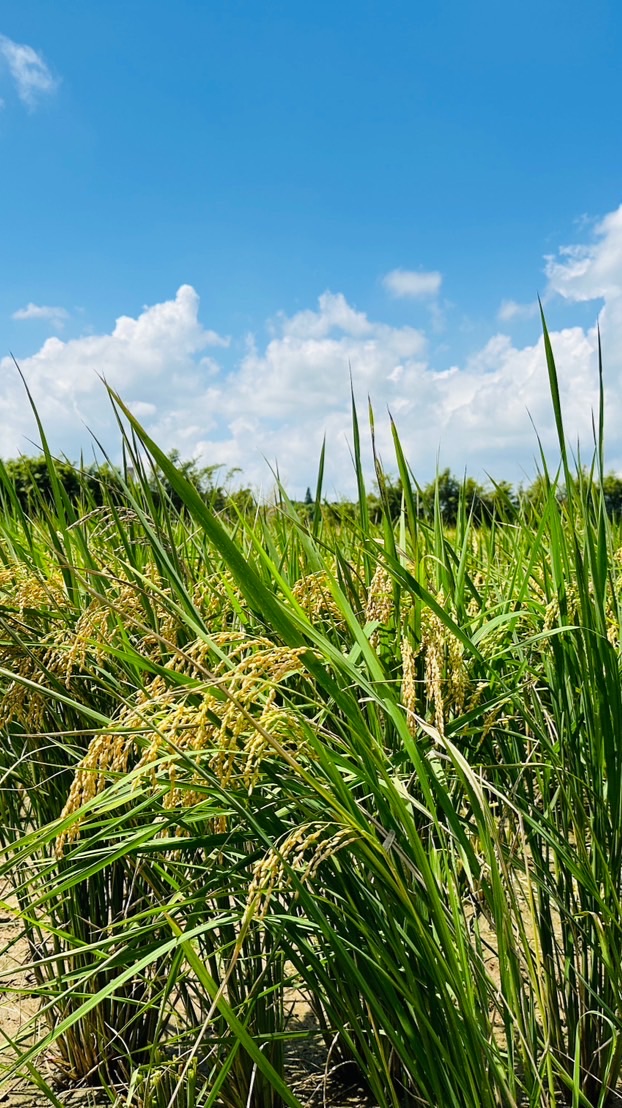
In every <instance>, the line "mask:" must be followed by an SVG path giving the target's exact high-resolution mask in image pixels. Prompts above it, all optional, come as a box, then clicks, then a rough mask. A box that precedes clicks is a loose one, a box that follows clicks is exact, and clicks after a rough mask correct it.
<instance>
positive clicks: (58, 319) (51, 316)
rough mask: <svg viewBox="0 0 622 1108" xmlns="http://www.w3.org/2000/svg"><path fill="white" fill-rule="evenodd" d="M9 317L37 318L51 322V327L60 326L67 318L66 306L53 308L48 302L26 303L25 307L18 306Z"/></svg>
mask: <svg viewBox="0 0 622 1108" xmlns="http://www.w3.org/2000/svg"><path fill="white" fill-rule="evenodd" d="M11 319H39V320H42V321H43V322H45V323H51V324H52V326H53V327H62V326H63V324H64V323H65V322H66V320H68V319H69V312H68V311H67V309H66V308H55V307H52V306H51V305H49V304H33V303H30V304H27V305H26V307H25V308H18V309H17V311H16V312H13V315H12V316H11Z"/></svg>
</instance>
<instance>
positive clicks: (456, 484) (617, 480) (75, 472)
mask: <svg viewBox="0 0 622 1108" xmlns="http://www.w3.org/2000/svg"><path fill="white" fill-rule="evenodd" d="M169 457H170V459H171V460H172V461H173V462H174V463H175V465H176V466H177V468H178V469H179V470H180V471H181V472H182V473H183V475H184V476H185V477H186V478H187V480H188V481H190V483H191V484H192V485H193V486H194V487H195V489H196V490H197V491H198V492H199V494H200V495H201V496H202V498H203V499H204V500H205V502H206V503H208V504H209V505H210V506H211V507H212V508H213V509H214V511H217V512H223V511H226V510H227V509H229V510H231V509H232V508H235V509H236V510H237V511H241V512H246V511H252V510H254V509H255V508H256V507H257V503H256V499H255V496H254V494H253V492H252V490H251V489H250V488H244V487H241V488H232V481H233V479H234V478H235V477H236V476H237V474H238V473H239V471H238V470H235V469H234V470H227V471H225V472H224V473H223V467H221V466H217V465H210V466H201V465H200V464H199V462H198V461H197V460H196V459H190V460H183V459H182V458H181V456H180V454H179V451H176V450H173V451H171V452H170V454H169ZM0 475H1V476H2V477H3V481H2V484H3V485H4V488H5V490H6V489H7V488H10V489H11V490H12V496H13V497H14V499H15V500H16V501H17V502H18V503H19V505H20V507H21V508H22V510H23V511H25V512H28V513H33V512H37V511H38V510H41V509H43V508H45V507H50V506H51V505H53V504H54V502H55V488H54V485H55V482H57V483H58V485H60V486H61V487H62V490H63V492H64V494H65V495H66V497H67V498H68V500H69V501H71V502H72V503H73V504H76V505H77V504H79V503H86V504H88V506H89V507H98V506H100V505H103V504H108V503H110V502H111V501H112V502H113V503H114V502H118V503H122V502H124V501H125V499H126V490H127V486H128V484H130V485H131V484H132V483H133V482H137V481H138V476H137V475H136V474H135V472H134V470H133V469H132V468H131V467H115V466H112V465H110V464H109V463H108V462H104V463H92V464H91V465H88V466H85V465H73V464H72V463H71V462H70V461H68V460H63V459H54V464H53V467H51V466H50V465H49V464H48V460H47V459H46V457H45V455H44V454H40V455H38V456H28V455H22V456H21V457H19V458H13V459H10V460H9V461H6V462H0ZM582 478H583V479H584V480H586V481H593V478H592V477H591V476H590V475H589V474H586V473H583V474H582ZM139 483H140V485H141V488H142V489H143V490H145V489H146V490H147V493H148V495H149V496H150V497H151V499H152V500H153V502H154V504H155V505H156V506H159V505H161V504H163V503H170V504H171V505H172V506H173V507H175V508H176V509H179V508H180V507H181V503H180V500H179V497H178V494H177V493H176V491H175V490H174V489H173V488H172V487H171V485H170V484H169V482H168V481H167V480H166V478H165V477H164V475H163V474H162V473H161V472H159V471H158V470H157V469H155V468H151V469H146V470H144V471H143V472H142V473H141V474H140V475H139ZM593 483H594V486H595V488H598V489H600V488H601V487H602V493H603V498H604V503H605V507H606V510H607V512H608V514H609V516H610V517H611V518H612V519H622V477H618V476H617V475H616V474H614V473H609V474H607V475H606V476H604V477H603V479H602V483H600V484H599V483H598V482H596V481H593ZM546 487H547V481H546V478H545V477H543V476H541V475H540V476H538V477H536V479H535V480H534V481H533V482H531V484H529V485H526V486H522V485H521V486H519V487H518V488H515V487H514V486H513V485H512V484H510V483H509V482H507V481H499V482H493V481H491V482H490V484H488V485H483V484H481V483H480V482H478V481H476V480H475V479H474V478H472V477H464V478H463V479H462V480H461V479H459V478H458V477H456V476H455V474H452V473H451V471H450V470H449V469H444V470H442V471H441V472H439V473H438V474H437V475H436V477H435V478H434V479H433V480H432V481H430V482H428V484H426V485H422V486H419V485H416V486H415V488H416V502H417V506H418V510H419V514H420V516H421V518H422V519H432V518H433V517H434V515H435V513H436V512H438V513H439V514H440V516H441V518H442V520H443V522H444V523H445V524H446V525H447V526H448V527H452V526H454V525H455V523H456V521H457V519H458V513H459V512H460V511H464V512H465V513H466V514H467V516H470V517H471V518H472V520H473V522H474V523H476V524H480V525H481V524H484V523H488V522H490V521H491V520H492V519H495V518H496V519H504V520H512V519H515V518H517V517H518V516H519V514H521V513H524V512H525V511H527V512H529V510H530V509H532V510H534V511H537V508H538V505H539V504H540V503H541V502H542V496H543V493H544V492H545V491H546ZM558 496H559V497H560V498H562V499H563V497H564V489H563V487H560V488H559V490H558ZM294 504H295V505H296V506H297V507H298V509H299V511H300V514H301V515H302V516H303V517H304V516H305V514H309V513H310V512H311V511H312V510H313V509H314V497H313V496H312V494H311V490H310V489H307V492H306V496H305V497H304V500H302V501H294ZM401 506H402V486H401V482H400V480H399V479H396V478H393V477H391V476H390V475H386V474H385V475H381V477H380V481H379V482H377V483H376V485H375V488H374V491H373V492H370V493H369V494H368V496H367V510H368V513H369V516H370V518H371V519H372V520H373V521H374V522H379V521H380V519H381V518H382V516H383V514H385V513H387V512H388V514H389V515H390V516H391V517H392V518H394V519H397V518H398V517H399V514H400V511H401ZM325 507H326V509H327V510H328V511H329V512H330V513H331V515H332V516H333V517H334V518H335V519H336V520H339V519H344V520H345V519H347V518H351V517H352V516H353V515H354V514H355V513H356V510H357V508H356V505H355V504H354V503H353V502H351V501H349V500H347V499H344V500H340V501H333V502H328V503H326V504H325Z"/></svg>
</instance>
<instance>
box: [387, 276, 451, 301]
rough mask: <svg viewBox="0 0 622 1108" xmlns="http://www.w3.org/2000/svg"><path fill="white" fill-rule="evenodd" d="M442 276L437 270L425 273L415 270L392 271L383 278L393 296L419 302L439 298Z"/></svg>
mask: <svg viewBox="0 0 622 1108" xmlns="http://www.w3.org/2000/svg"><path fill="white" fill-rule="evenodd" d="M442 280H443V278H442V275H441V274H440V273H439V272H438V271H437V270H432V271H429V272H424V271H422V270H414V269H392V270H391V272H390V273H386V274H385V276H384V277H383V278H382V283H383V285H384V287H385V289H386V290H387V292H388V293H390V295H391V296H395V297H400V298H410V299H412V300H418V299H420V298H422V297H428V296H437V295H438V293H439V291H440V287H441V283H442Z"/></svg>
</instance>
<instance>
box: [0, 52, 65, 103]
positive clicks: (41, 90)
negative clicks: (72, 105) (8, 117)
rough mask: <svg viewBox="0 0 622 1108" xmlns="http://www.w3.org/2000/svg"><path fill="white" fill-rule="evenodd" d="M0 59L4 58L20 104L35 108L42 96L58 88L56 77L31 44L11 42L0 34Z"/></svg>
mask: <svg viewBox="0 0 622 1108" xmlns="http://www.w3.org/2000/svg"><path fill="white" fill-rule="evenodd" d="M0 59H2V60H4V62H5V64H6V66H7V68H8V71H9V73H10V75H11V77H12V78H13V81H14V83H15V88H16V90H17V95H18V96H19V98H20V100H21V101H22V104H25V105H26V107H27V108H29V109H30V110H31V111H32V110H33V109H34V108H36V106H37V103H38V101H39V100H40V98H41V97H42V96H46V95H49V94H50V93H52V92H55V90H56V89H57V88H58V79H57V78H56V77H54V76H53V74H52V72H51V70H50V69H49V67H48V66H47V65H46V63H45V62H44V60H43V58H42V57H41V55H40V54H38V53H37V51H36V50H33V48H32V46H27V45H26V44H25V43H19V42H13V39H10V38H8V37H7V36H6V35H0Z"/></svg>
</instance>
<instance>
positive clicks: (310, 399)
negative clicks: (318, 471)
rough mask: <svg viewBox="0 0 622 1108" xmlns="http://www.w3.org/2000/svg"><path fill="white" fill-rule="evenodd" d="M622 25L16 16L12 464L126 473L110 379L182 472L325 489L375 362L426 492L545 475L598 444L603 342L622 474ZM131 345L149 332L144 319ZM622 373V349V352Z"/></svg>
mask: <svg viewBox="0 0 622 1108" xmlns="http://www.w3.org/2000/svg"><path fill="white" fill-rule="evenodd" d="M621 57H622V8H621V7H620V5H619V4H618V3H617V2H614V0H611V2H606V0H591V2H590V4H589V5H588V4H587V3H585V0H583V2H581V3H579V2H577V0H564V2H563V3H562V2H558V0H540V2H539V3H535V2H533V0H521V2H520V3H519V2H515V0H507V2H505V3H499V0H496V2H495V3H493V2H491V0H486V2H484V0H481V2H479V0H473V2H466V3H465V0H460V2H459V0H446V2H437V3H428V4H425V5H424V4H421V3H416V2H414V0H410V2H405V0H404V2H400V0H384V2H383V3H379V2H370V0H357V2H356V3H354V2H350V0H340V3H339V4H335V3H334V2H333V3H330V4H329V3H325V2H323V0H317V2H314V3H313V4H309V3H304V4H303V3H299V2H298V0H289V2H288V3H276V2H275V3H269V2H263V0H256V2H255V3H251V2H250V0H246V2H242V0H211V2H210V3H205V2H199V0H192V2H191V0H177V2H176V3H175V4H174V5H173V4H171V3H165V2H163V0H150V2H149V3H147V2H146V0H133V2H132V3H131V4H127V3H125V2H124V3H121V2H119V0H107V2H106V4H98V5H95V4H85V3H84V2H83V0H58V2H57V3H55V4H51V3H50V2H49V0H38V2H35V0H19V2H17V0H4V3H3V5H2V11H1V14H0V98H1V100H2V107H1V109H0V154H1V155H2V177H1V182H2V183H1V185H0V190H1V191H0V196H1V198H2V205H1V209H0V213H1V214H0V218H1V242H2V252H1V255H2V260H3V265H2V267H1V268H0V359H2V361H1V362H0V365H1V368H2V376H1V378H0V419H1V426H0V453H1V454H3V455H4V456H5V457H6V456H12V455H15V454H16V453H18V452H19V451H21V450H30V449H32V447H31V446H30V445H29V438H32V437H34V430H33V426H32V419H31V416H30V415H29V412H28V408H27V404H26V402H25V397H24V393H23V390H21V386H19V384H18V382H17V380H16V375H15V372H14V370H13V368H12V363H10V361H9V360H8V359H7V355H8V353H9V351H11V352H12V353H14V354H15V356H16V357H17V359H18V360H19V362H20V364H21V365H22V368H23V369H24V372H25V373H26V376H27V378H28V381H29V383H30V384H31V387H32V390H33V393H34V395H35V397H36V399H37V403H38V405H39V407H40V409H41V412H42V415H43V418H44V421H45V423H46V427H47V428H48V431H49V434H50V438H51V440H52V444H53V446H54V448H55V449H56V450H58V451H63V452H65V453H66V454H68V455H69V456H70V457H77V455H78V452H79V451H80V449H81V448H83V449H88V442H89V439H88V434H87V432H86V430H85V425H86V426H89V427H91V428H92V429H93V430H94V431H95V432H96V433H97V434H98V436H99V437H101V438H102V439H103V440H104V441H105V443H106V445H107V446H108V447H109V449H110V450H111V452H112V453H113V454H114V452H115V449H116V446H115V441H116V440H115V435H114V430H113V423H112V420H111V418H110V415H109V413H108V409H107V406H106V398H105V396H104V394H103V389H102V386H101V384H100V383H99V380H98V377H97V374H98V373H100V374H103V375H105V376H106V377H107V379H108V380H109V381H110V382H111V383H112V384H113V385H115V386H116V387H118V388H119V389H120V391H121V393H122V394H123V396H124V397H125V399H127V400H128V402H129V403H130V405H131V406H133V407H134V408H135V410H136V411H137V412H138V414H139V415H140V418H141V419H143V421H144V423H145V425H146V426H147V427H148V428H149V429H150V431H151V432H153V433H154V434H155V435H156V437H158V438H159V440H160V441H161V443H162V445H164V446H165V447H167V448H171V447H178V448H179V449H180V450H181V451H182V453H183V454H184V455H186V456H192V455H198V456H200V457H202V458H203V459H204V460H205V461H206V462H210V463H212V462H222V463H223V464H225V465H226V466H234V465H240V466H242V468H243V470H244V473H245V474H246V476H247V478H248V480H250V481H251V482H252V483H254V484H256V485H258V484H260V483H264V484H265V483H269V481H270V472H269V469H268V467H267V465H266V462H265V460H264V459H265V458H267V459H269V460H270V461H271V462H273V461H274V460H275V459H276V460H278V462H279V465H280V469H281V472H282V473H283V474H284V476H285V477H286V479H287V481H288V482H289V483H290V485H291V488H292V490H293V491H294V492H298V491H300V490H302V491H303V492H304V488H305V487H306V485H307V484H311V483H313V480H314V470H315V464H316V459H317V454H318V451H319V445H320V443H321V439H322V436H323V434H324V433H325V432H326V433H327V436H328V447H329V457H330V458H331V468H330V470H329V479H330V482H331V489H332V490H333V491H334V492H348V491H349V489H350V488H351V473H350V462H349V453H348V445H347V434H348V410H347V391H348V366H349V365H350V366H351V368H352V374H353V379H354V383H355V386H356V389H357V393H358V394H359V396H360V400H361V404H362V405H364V403H365V400H366V395H367V393H368V392H369V393H370V395H371V397H372V400H373V401H374V405H375V407H376V408H377V411H378V418H379V422H380V423H383V427H382V429H381V430H380V442H381V446H382V447H383V457H384V460H385V462H386V463H387V464H388V465H390V462H391V452H390V446H389V436H388V432H387V431H386V428H385V427H384V424H386V419H384V411H385V409H386V407H387V406H389V407H390V408H391V410H392V411H393V412H394V414H395V416H396V418H397V420H398V424H399V425H400V429H401V430H402V433H403V436H404V438H405V441H406V444H407V447H408V449H409V453H410V456H411V460H412V463H413V468H414V469H415V472H416V473H417V475H418V476H420V477H421V479H422V480H425V479H428V478H429V477H430V476H431V474H432V472H433V471H434V469H435V466H436V460H437V454H438V451H439V449H440V459H441V463H442V464H449V465H451V466H452V468H454V469H455V470H457V471H458V472H460V471H462V470H464V469H465V468H467V469H468V470H469V471H470V472H472V473H474V474H475V475H476V476H479V477H481V476H482V475H483V474H484V473H485V472H486V471H487V470H488V471H489V472H491V473H493V475H494V476H495V477H510V478H511V479H513V480H519V479H520V477H521V475H522V474H524V473H529V472H532V471H533V465H532V458H533V455H534V453H535V446H536V443H535V438H534V434H533V430H532V428H531V425H530V422H529V416H528V414H527V409H529V411H530V412H531V415H532V416H533V418H534V419H535V421H536V424H537V426H538V428H539V430H540V431H541V434H542V436H543V439H544V441H545V443H549V442H552V434H551V418H550V410H549V405H548V400H547V394H546V380H545V368H544V363H543V360H542V351H541V346H539V323H538V319H537V316H536V314H535V311H534V304H535V298H536V294H537V293H538V292H539V293H540V295H542V296H543V298H544V301H545V305H546V312H547V318H548V320H549V324H550V326H551V329H552V330H553V332H554V336H555V342H556V349H557V350H558V356H559V362H560V372H561V374H562V380H563V383H564V390H565V394H566V403H567V411H568V420H569V429H570V430H571V433H575V432H576V433H577V434H581V435H582V436H583V438H585V436H586V435H587V436H588V445H589V411H590V406H591V405H592V404H593V402H594V346H595V330H594V325H595V323H596V321H597V319H598V320H600V323H601V326H602V331H603V338H604V343H605V362H606V367H607V381H608V396H607V402H608V410H609V429H610V434H609V444H610V452H609V456H610V460H611V464H612V465H613V466H616V467H618V468H622V433H618V431H617V427H618V426H619V425H620V424H621V423H622V421H620V420H619V419H618V413H620V414H622V306H621V305H622V210H621V209H620V205H622V142H620V138H621V135H620V130H621V128H620V122H621V116H622V95H621V93H622V89H621V88H620V85H621V72H620V58H621ZM119 321H120V322H119ZM619 351H621V352H619Z"/></svg>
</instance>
